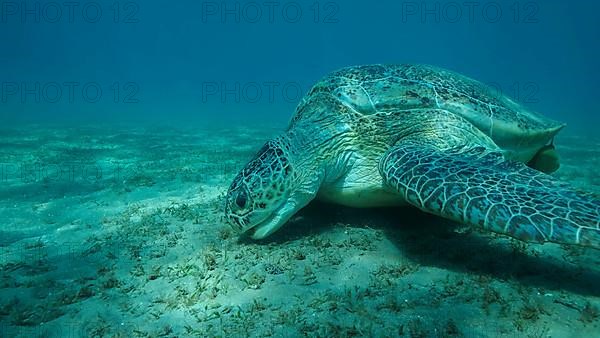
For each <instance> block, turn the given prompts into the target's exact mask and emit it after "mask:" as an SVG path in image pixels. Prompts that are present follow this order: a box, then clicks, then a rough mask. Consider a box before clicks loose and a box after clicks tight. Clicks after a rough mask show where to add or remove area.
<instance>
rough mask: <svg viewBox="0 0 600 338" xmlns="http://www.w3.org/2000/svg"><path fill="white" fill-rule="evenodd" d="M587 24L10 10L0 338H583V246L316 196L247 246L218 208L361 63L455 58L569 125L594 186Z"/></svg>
mask: <svg viewBox="0 0 600 338" xmlns="http://www.w3.org/2000/svg"><path fill="white" fill-rule="evenodd" d="M598 13H600V3H599V2H597V1H591V0H590V1H584V0H580V1H566V0H565V1H563V0H548V1H542V0H539V1H527V0H506V1H504V0H498V1H495V0H491V1H485V0H484V1H473V2H469V1H456V2H454V1H392V0H385V1H339V0H338V1H328V0H322V1H316V0H308V1H295V0H292V1H272V2H269V1H256V2H255V1H239V2H238V1H177V2H176V3H171V2H168V1H150V0H146V1H141V0H138V1H112V0H111V1H94V0H92V1H73V2H53V1H31V0H28V1H11V0H8V1H1V2H0V42H1V44H2V45H1V47H0V337H37V336H44V337H104V336H115V337H116V336H121V337H132V336H140V337H156V336H165V337H172V336H178V337H246V336H252V337H262V336H274V337H282V336H284V337H303V336H311V337H312V336H323V337H325V336H327V337H337V336H373V337H380V336H393V337H396V336H402V337H404V336H410V337H455V336H456V337H458V336H466V337H488V336H490V337H521V336H526V337H545V336H552V337H593V336H597V333H598V332H600V288H599V285H600V269H599V268H598V267H599V266H600V256H599V255H598V252H597V250H595V249H593V248H582V247H577V246H568V245H558V244H544V245H540V244H531V243H525V242H521V241H518V240H516V239H511V238H509V237H507V236H504V235H497V234H492V233H490V232H488V231H485V230H483V229H478V228H469V227H467V226H463V225H460V224H457V223H456V222H451V221H449V220H444V219H442V218H439V217H435V216H432V215H427V214H425V213H422V212H420V211H418V210H417V209H415V208H389V209H353V208H348V207H341V206H333V205H327V204H319V203H310V204H309V205H308V206H307V207H306V208H305V209H303V210H300V211H299V212H298V213H297V214H295V215H294V216H293V217H292V218H291V219H290V221H289V222H288V223H286V224H285V225H284V226H283V227H282V228H281V229H280V230H279V231H278V232H277V233H275V234H274V235H273V236H272V237H270V238H268V239H266V240H264V241H253V240H250V239H248V238H246V237H244V236H238V234H237V233H235V232H234V231H233V230H232V229H231V228H230V226H229V225H228V224H226V223H225V222H224V219H225V218H224V206H225V200H226V198H225V197H226V194H227V189H228V187H229V185H230V184H231V182H232V181H233V179H234V177H235V176H236V175H237V173H238V172H239V171H240V169H241V168H243V167H244V165H245V164H246V163H247V162H248V161H249V160H251V159H252V158H253V156H255V154H256V151H257V150H258V149H260V147H261V145H262V144H264V142H265V141H266V140H268V139H270V138H272V137H273V136H274V135H276V134H277V133H278V132H279V131H280V130H281V128H282V127H283V126H284V125H285V124H286V123H287V122H288V121H289V119H290V117H291V115H292V114H293V112H294V109H295V107H296V105H297V104H298V102H299V101H300V99H301V97H302V96H303V95H304V94H305V93H306V92H307V91H308V90H309V88H310V87H311V86H312V85H313V84H314V83H315V82H316V81H318V80H319V79H320V78H321V77H323V76H324V75H326V74H327V73H329V72H331V71H334V70H336V69H339V68H341V67H346V66H351V65H358V64H373V63H394V64H395V63H421V64H432V65H435V66H439V67H443V68H447V69H451V70H454V71H457V72H459V73H462V74H465V75H467V76H469V77H472V78H474V79H477V80H479V81H481V82H483V83H484V84H488V85H489V86H490V87H491V88H492V90H493V91H494V92H493V93H492V94H506V95H508V96H511V97H513V98H514V99H515V100H516V101H518V102H520V103H522V104H524V105H525V106H527V107H529V108H530V109H531V110H534V111H537V112H539V113H541V114H543V115H545V116H548V117H550V118H552V119H555V120H558V121H561V122H565V123H567V125H568V128H566V129H565V131H564V132H561V134H559V137H558V138H557V140H556V149H557V151H558V153H559V154H560V158H561V161H560V162H561V167H560V169H559V170H558V171H557V172H555V173H553V175H554V177H555V178H556V179H558V180H561V181H564V182H567V183H568V184H571V185H572V186H573V187H574V189H576V190H585V191H587V192H589V193H591V194H595V196H599V195H600V177H599V175H598V174H597V170H598V167H599V165H600V163H599V159H600V137H599V136H598V126H599V125H600V117H599V116H600V111H599V109H598V104H597V101H598V99H597V97H598V88H600V83H598V81H599V79H600V66H599V62H598V60H600V46H599V45H598V38H599V37H600V20H598ZM486 184H487V182H486ZM592 201H597V200H592ZM575 207H577V206H575ZM586 207H588V206H586ZM588 216H589V215H588Z"/></svg>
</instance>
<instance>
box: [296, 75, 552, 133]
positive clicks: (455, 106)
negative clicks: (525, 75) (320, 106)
mask: <svg viewBox="0 0 600 338" xmlns="http://www.w3.org/2000/svg"><path fill="white" fill-rule="evenodd" d="M322 94H325V95H329V96H331V97H334V98H335V99H336V100H339V101H341V102H343V103H344V105H346V106H347V107H350V108H351V109H352V110H354V111H356V112H358V113H360V114H363V115H373V114H377V113H386V112H393V111H400V110H410V109H416V108H418V109H422V108H440V109H445V110H448V111H450V112H453V113H455V114H459V115H460V114H463V113H464V114H469V115H468V116H463V117H466V118H467V119H469V120H472V122H473V123H475V124H476V125H478V127H479V128H480V129H481V130H482V131H485V132H486V133H487V134H488V135H490V136H491V135H492V134H493V130H492V129H493V127H494V125H495V124H497V123H498V122H503V123H504V124H505V125H510V126H513V128H514V129H515V131H516V130H520V131H521V132H522V133H524V134H526V133H530V132H536V131H542V132H543V131H546V130H550V129H552V128H556V127H557V126H559V125H560V124H558V123H557V122H555V121H552V120H549V119H546V118H544V117H542V116H540V115H538V114H536V113H533V112H530V111H528V110H526V109H525V108H523V107H522V106H520V105H519V104H517V103H515V102H514V101H513V100H511V99H509V98H507V97H505V96H504V95H502V94H501V93H500V92H499V91H498V90H496V89H495V88H492V87H490V86H487V85H485V84H483V83H480V82H478V81H475V80H472V79H470V78H467V77H465V76H463V75H460V74H457V73H454V72H451V71H447V70H443V69H439V68H436V67H432V66H426V65H369V66H358V67H349V68H344V69H341V70H339V71H336V72H333V73H332V74H330V75H329V76H327V77H325V78H324V79H322V80H321V81H320V82H319V83H317V84H316V85H315V86H314V87H313V88H312V89H311V91H310V92H309V95H308V96H307V97H308V98H309V99H310V97H312V96H313V95H315V96H319V97H322V96H321V95H322ZM308 102H309V101H307V100H305V101H304V102H302V103H301V104H300V106H299V108H298V109H297V111H296V116H295V117H294V121H297V120H299V119H301V118H302V117H303V116H305V114H303V113H304V112H303V110H302V109H301V108H302V107H303V106H306V105H307V104H308ZM331 112H332V113H342V114H343V113H344V110H342V111H338V110H331Z"/></svg>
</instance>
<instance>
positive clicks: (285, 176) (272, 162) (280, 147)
mask: <svg viewBox="0 0 600 338" xmlns="http://www.w3.org/2000/svg"><path fill="white" fill-rule="evenodd" d="M295 169H297V168H294V166H293V165H292V164H291V163H290V148H289V142H288V141H287V140H286V139H285V138H278V139H276V140H273V141H269V142H267V143H266V144H265V145H264V146H263V147H262V148H261V150H260V151H259V152H258V154H256V157H255V158H254V159H253V160H252V161H250V163H248V164H247V165H246V167H244V169H243V170H242V171H241V172H240V173H239V174H238V175H237V176H236V177H235V179H234V180H233V183H232V184H231V186H230V187H229V191H228V192H227V198H226V202H225V203H226V204H225V216H226V218H227V221H228V222H229V224H230V225H231V226H232V227H233V228H234V229H235V230H238V231H240V232H246V231H249V230H252V231H253V232H252V234H251V236H252V238H254V239H261V238H264V237H267V236H268V235H270V234H272V233H273V232H275V231H276V230H277V229H279V228H280V227H281V226H282V225H283V224H285V223H286V222H287V221H288V220H289V218H290V217H291V216H292V215H294V214H295V213H296V211H298V210H299V209H300V208H302V207H304V206H305V205H306V204H307V203H308V201H309V200H310V199H312V197H311V198H310V199H307V198H306V195H305V194H304V195H303V194H302V193H301V191H302V189H298V184H296V181H297V180H298V178H299V176H298V172H297V171H295Z"/></svg>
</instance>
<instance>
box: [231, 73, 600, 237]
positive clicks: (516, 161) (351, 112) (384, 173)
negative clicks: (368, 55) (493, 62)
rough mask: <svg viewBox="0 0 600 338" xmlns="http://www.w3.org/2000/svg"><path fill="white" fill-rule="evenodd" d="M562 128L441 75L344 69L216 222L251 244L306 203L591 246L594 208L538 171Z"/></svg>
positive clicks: (550, 163)
mask: <svg viewBox="0 0 600 338" xmlns="http://www.w3.org/2000/svg"><path fill="white" fill-rule="evenodd" d="M563 127H564V124H561V123H558V122H555V121H552V120H550V119H547V118H545V117H543V116H541V115H538V114H537V113H534V112H532V111H530V110H528V109H527V108H525V107H523V106H522V105H520V104H518V103H516V102H515V101H513V100H511V99H510V98H508V97H506V96H503V95H501V94H500V93H498V91H495V90H493V89H491V88H490V87H488V86H486V85H484V84H482V83H480V82H477V81H475V80H473V79H470V78H468V77H466V76H463V75H460V74H458V73H455V72H452V71H449V70H445V69H441V68H437V67H433V66H427V65H365V66H355V67H347V68H343V69H341V70H338V71H335V72H333V73H331V74H330V75H328V76H326V77H325V78H323V79H322V80H321V81H320V82H318V83H317V84H316V85H315V86H314V87H313V88H312V89H311V90H310V92H309V93H308V94H307V95H306V96H305V97H304V99H303V100H302V102H301V103H300V104H299V105H298V107H297V109H296V113H295V115H294V116H293V118H292V120H291V122H290V124H289V127H288V128H287V130H286V131H285V132H283V133H282V134H281V135H280V136H278V137H276V138H274V139H273V140H271V141H268V142H267V143H266V144H265V145H264V146H263V147H262V148H261V149H260V150H259V151H258V153H257V154H256V156H255V157H254V159H253V160H251V161H250V162H249V163H248V164H247V165H246V166H245V168H243V170H242V171H241V172H240V173H239V174H238V175H237V176H236V177H235V179H234V180H233V182H232V184H231V187H230V188H229V191H228V193H227V197H226V202H225V214H226V219H227V221H228V223H230V224H231V225H232V226H233V227H234V228H235V229H237V230H239V231H240V232H246V231H248V233H250V234H251V236H252V237H253V238H255V239H261V238H264V237H266V236H268V235H270V234H272V233H273V232H275V231H276V230H277V229H279V228H280V227H281V226H282V225H283V224H284V223H286V221H287V220H288V219H289V218H290V217H291V216H292V215H294V214H295V213H296V212H297V211H298V210H300V209H301V208H302V207H304V206H305V205H306V204H308V203H309V202H310V201H311V200H313V199H315V198H318V199H321V200H324V201H328V202H334V203H338V204H342V205H347V206H352V207H373V206H388V205H406V204H409V205H412V206H415V207H417V208H419V209H421V210H423V211H425V212H428V213H431V214H435V215H438V216H441V217H444V218H448V219H451V220H454V221H458V222H462V223H465V224H469V225H473V226H479V227H482V228H483V229H486V230H490V231H493V232H497V233H501V234H506V235H509V236H512V237H514V238H517V239H519V240H523V241H529V242H555V243H564V244H578V245H583V246H590V247H596V248H600V201H599V200H597V199H595V198H596V197H594V196H592V195H591V194H586V193H582V192H578V191H576V190H574V189H572V188H570V187H569V186H568V185H567V184H565V183H561V182H560V181H558V180H556V179H555V178H554V177H552V176H550V175H548V174H546V173H543V172H541V171H540V170H544V171H546V172H551V171H554V170H556V169H557V168H558V157H557V156H556V153H555V150H554V147H553V145H552V144H553V143H552V142H553V139H554V136H555V135H556V134H557V133H558V132H559V131H560V130H561V129H562V128H563ZM527 164H529V166H528V165H527ZM537 169H539V170H537Z"/></svg>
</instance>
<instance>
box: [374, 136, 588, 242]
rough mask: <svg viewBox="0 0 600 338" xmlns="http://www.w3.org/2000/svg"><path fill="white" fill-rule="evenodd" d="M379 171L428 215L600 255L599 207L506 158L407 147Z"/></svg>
mask: <svg viewBox="0 0 600 338" xmlns="http://www.w3.org/2000/svg"><path fill="white" fill-rule="evenodd" d="M379 168H380V172H381V175H382V176H383V178H384V180H385V181H386V182H387V184H388V185H389V186H391V187H392V188H394V189H396V190H397V191H398V192H399V193H400V194H402V195H403V196H404V197H405V198H406V201H407V202H409V203H410V204H412V205H414V206H416V207H418V208H420V209H421V210H423V211H426V212H429V213H432V214H436V215H439V216H442V217H445V218H449V219H452V220H455V221H460V222H464V223H466V224H470V225H477V226H481V227H483V228H485V229H488V230H491V231H494V232H497V233H503V234H507V235H509V236H512V237H515V238H517V239H520V240H524V241H532V242H555V243H564V244H579V245H584V246H591V247H595V248H600V201H599V200H597V199H594V198H593V197H591V196H589V195H586V194H582V193H579V192H576V191H574V190H573V189H571V188H569V187H568V186H567V185H566V184H564V183H561V182H559V181H557V180H556V179H554V178H553V177H552V176H548V175H546V174H544V173H541V172H538V171H536V170H534V169H531V168H528V167H527V166H526V165H524V164H522V163H517V162H509V161H506V160H505V159H504V157H503V156H502V154H500V153H498V152H490V151H488V150H486V149H485V148H483V147H475V148H467V147H465V148H448V149H443V148H440V147H438V146H436V145H435V143H429V144H423V143H420V142H417V141H404V142H402V143H400V144H398V145H397V146H395V147H394V148H392V149H391V150H390V151H388V152H387V153H386V154H385V155H384V157H383V158H382V160H381V163H380V167H379Z"/></svg>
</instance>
